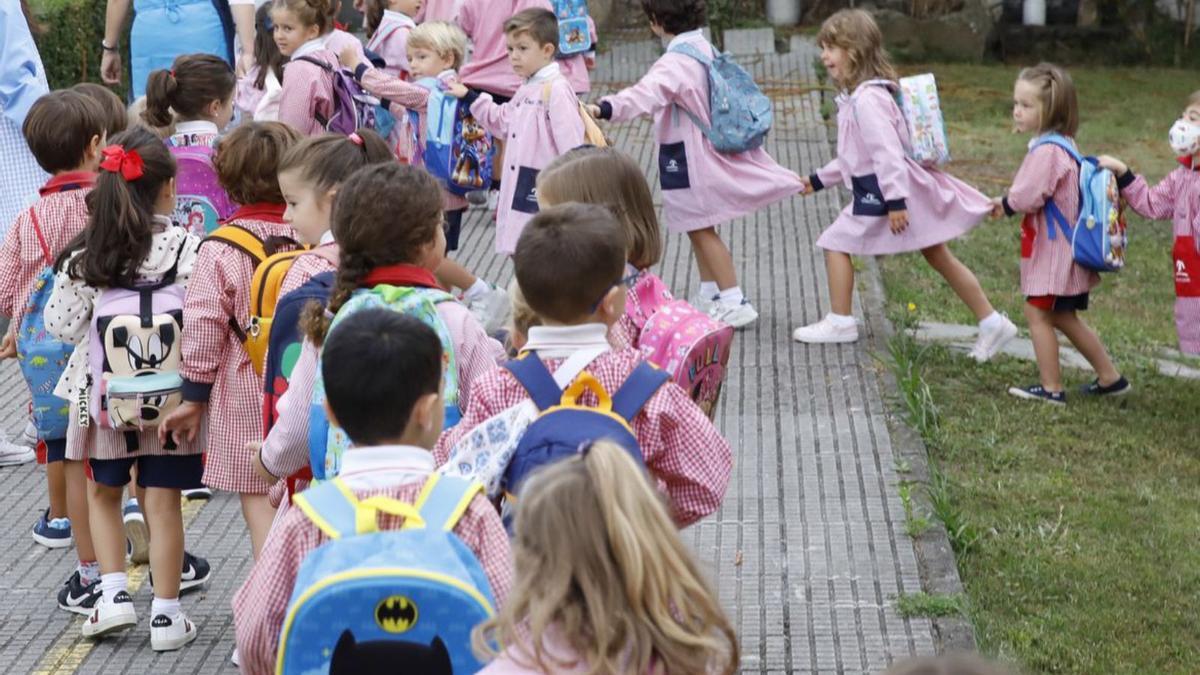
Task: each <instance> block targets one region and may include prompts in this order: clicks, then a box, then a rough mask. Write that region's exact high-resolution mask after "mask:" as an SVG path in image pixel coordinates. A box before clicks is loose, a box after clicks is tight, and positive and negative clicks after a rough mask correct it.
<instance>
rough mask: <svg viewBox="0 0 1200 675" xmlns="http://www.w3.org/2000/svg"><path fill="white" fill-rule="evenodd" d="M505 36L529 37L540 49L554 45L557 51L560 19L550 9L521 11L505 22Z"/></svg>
mask: <svg viewBox="0 0 1200 675" xmlns="http://www.w3.org/2000/svg"><path fill="white" fill-rule="evenodd" d="M504 34H505V35H508V36H511V37H516V36H518V35H522V34H524V35H528V36H529V37H531V38H533V41H534V42H536V43H537V44H538V46H539V47H541V46H542V45H554V49H555V50H556V51H557V50H558V17H556V16H554V12H551V11H550V10H548V9H538V8H533V9H525V10H521V11H520V12H517V13H516V14H513V15H512V18H510V19H509V20H508V21H505V22H504Z"/></svg>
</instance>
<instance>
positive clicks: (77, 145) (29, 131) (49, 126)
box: [21, 89, 108, 173]
mask: <svg viewBox="0 0 1200 675" xmlns="http://www.w3.org/2000/svg"><path fill="white" fill-rule="evenodd" d="M107 123H108V116H107V115H106V114H105V112H104V108H103V107H102V106H101V105H100V104H99V103H97V102H96V100H95V99H93V98H92V97H90V96H87V95H86V94H83V93H81V92H78V91H74V90H71V89H63V90H60V91H52V92H50V93H49V94H46V95H44V96H42V97H41V98H39V99H37V100H36V101H34V102H33V105H32V106H31V107H30V108H29V112H28V113H27V114H26V115H25V121H24V122H23V123H22V124H21V133H23V134H24V135H25V142H26V143H28V144H29V150H30V152H32V153H33V157H34V159H36V160H37V162H38V164H39V165H40V166H41V167H42V168H43V169H45V170H46V172H47V173H58V172H60V171H70V170H71V169H74V168H76V167H78V166H79V165H80V164H83V160H84V158H85V156H86V154H87V149H88V146H89V145H91V143H92V138H94V137H96V136H100V137H102V138H103V137H104V133H105V129H106V126H107Z"/></svg>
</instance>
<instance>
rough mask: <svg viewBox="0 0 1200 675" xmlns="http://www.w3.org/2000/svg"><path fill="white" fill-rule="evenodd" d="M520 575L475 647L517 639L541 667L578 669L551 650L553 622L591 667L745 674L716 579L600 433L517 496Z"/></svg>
mask: <svg viewBox="0 0 1200 675" xmlns="http://www.w3.org/2000/svg"><path fill="white" fill-rule="evenodd" d="M513 568H514V569H516V570H517V578H516V582H515V584H514V587H513V589H512V592H511V593H510V594H509V598H508V601H507V602H506V603H505V605H504V606H502V607H501V608H500V612H499V613H498V614H497V615H496V616H495V617H493V618H491V619H488V620H487V621H485V622H484V623H483V624H481V625H480V626H479V627H477V628H476V629H475V631H474V632H473V634H472V638H473V643H474V646H475V650H476V651H477V652H478V653H480V654H481V655H490V654H494V653H495V651H494V650H493V649H492V647H491V645H490V644H489V643H491V642H495V643H498V644H499V646H500V647H501V648H502V649H503V648H505V647H513V648H514V649H515V651H517V652H518V654H519V656H520V657H526V659H531V660H532V661H533V662H534V664H535V665H536V667H537V669H538V670H540V671H541V672H546V673H553V672H558V671H560V670H564V669H567V668H570V667H572V666H573V665H575V664H573V663H560V662H559V661H558V659H556V658H555V657H554V656H553V655H552V654H550V653H548V651H547V649H546V638H547V633H548V632H549V631H551V630H553V631H555V633H556V634H557V635H561V636H562V637H563V638H565V639H566V640H567V642H568V643H569V644H570V646H571V648H572V649H573V650H574V652H575V653H576V654H578V657H579V660H580V661H581V662H582V664H583V665H584V666H585V667H586V668H587V672H588V673H589V674H595V673H651V672H653V673H670V674H672V675H674V674H676V673H724V674H726V675H729V674H731V673H734V672H736V671H737V667H738V656H739V654H738V641H737V635H736V634H735V633H734V630H733V627H732V626H731V625H730V623H729V619H728V617H726V616H725V612H724V611H723V610H722V609H721V605H720V603H718V602H717V598H716V594H715V593H714V592H713V589H712V586H711V585H710V584H709V583H708V581H707V580H705V578H704V576H703V575H702V574H701V573H700V569H699V566H698V565H697V564H696V561H695V559H694V558H693V556H692V554H691V552H690V551H689V550H688V548H687V546H685V545H684V544H683V541H682V540H681V539H680V537H679V531H678V530H677V529H676V527H675V523H674V522H672V521H671V517H670V514H669V512H668V510H667V507H666V505H665V504H664V503H663V499H662V497H661V496H660V495H659V493H658V491H657V490H656V489H655V488H654V486H653V485H651V483H650V481H649V480H647V477H646V473H645V471H644V470H643V469H642V468H641V467H639V466H638V465H637V464H636V463H635V462H634V460H633V458H632V457H630V456H629V453H628V452H626V451H625V450H623V449H622V448H621V447H620V446H618V445H616V444H614V443H610V442H606V441H601V442H597V443H594V444H592V445H591V446H590V447H585V448H584V450H583V451H582V453H580V454H578V455H574V456H572V457H569V458H567V459H564V460H562V461H559V462H555V463H553V464H551V465H549V466H547V467H546V468H544V469H541V470H540V471H538V472H537V473H536V474H534V475H533V477H531V478H530V479H529V483H528V486H527V487H526V488H525V489H524V490H523V491H522V494H521V499H520V501H518V502H517V515H516V524H515V536H514V540H513Z"/></svg>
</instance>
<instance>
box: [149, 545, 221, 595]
mask: <svg viewBox="0 0 1200 675" xmlns="http://www.w3.org/2000/svg"><path fill="white" fill-rule="evenodd" d="M210 576H212V567H211V566H210V565H209V564H208V561H207V560H205V559H204V558H201V557H200V556H195V555H192V554H191V553H188V552H187V551H184V552H183V569H182V570H181V571H180V573H179V592H180V593H183V592H184V591H190V590H192V589H193V588H200V587H201V586H203V585H204V584H205V583H206V582H207V581H208V578H209V577H210ZM150 588H154V573H153V572H151V573H150Z"/></svg>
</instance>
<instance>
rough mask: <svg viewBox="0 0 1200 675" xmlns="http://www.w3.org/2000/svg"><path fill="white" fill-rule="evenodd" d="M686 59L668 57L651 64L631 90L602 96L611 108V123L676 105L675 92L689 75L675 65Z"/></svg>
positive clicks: (676, 56)
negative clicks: (679, 60)
mask: <svg viewBox="0 0 1200 675" xmlns="http://www.w3.org/2000/svg"><path fill="white" fill-rule="evenodd" d="M685 58H688V57H686V56H679V55H672V54H667V55H664V56H663V57H662V58H660V59H659V60H657V61H655V62H654V65H652V66H650V70H649V71H648V72H647V73H646V74H645V75H643V76H642V79H641V80H639V81H638V83H637V84H635V85H633V86H632V87H628V88H626V89H623V90H622V91H620V92H618V93H616V94H613V95H612V96H605V97H604V98H603V99H602V100H603V101H607V102H608V103H609V105H611V106H612V117H611V118H610V119H612V121H614V122H624V121H626V120H631V119H634V118H636V117H640V116H642V115H650V114H653V113H654V112H655V111H657V110H660V109H662V108H665V107H667V106H669V105H671V104H672V103H674V102H675V99H676V98H677V96H678V93H677V89H678V87H679V85H680V83H681V82H683V81H686V79H687V78H688V74H687V73H686V72H685V71H684V69H683V68H682V67H680V66H679V65H678V59H685Z"/></svg>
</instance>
